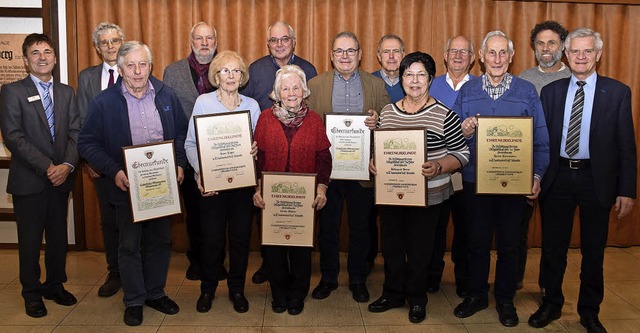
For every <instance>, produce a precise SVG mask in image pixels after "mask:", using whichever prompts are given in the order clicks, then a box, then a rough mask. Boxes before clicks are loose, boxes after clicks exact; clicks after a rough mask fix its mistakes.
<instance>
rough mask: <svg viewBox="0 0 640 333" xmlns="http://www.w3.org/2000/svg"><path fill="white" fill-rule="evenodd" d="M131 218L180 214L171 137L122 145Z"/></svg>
mask: <svg viewBox="0 0 640 333" xmlns="http://www.w3.org/2000/svg"><path fill="white" fill-rule="evenodd" d="M122 153H123V154H124V164H125V172H126V173H127V178H128V179H129V186H130V187H129V198H130V203H131V211H132V216H133V222H134V223H136V222H143V221H148V220H151V219H155V218H160V217H165V216H170V215H174V214H180V213H181V208H180V194H179V193H180V191H179V188H178V179H177V171H176V158H175V150H174V147H173V140H169V141H163V142H160V143H153V144H143V145H136V146H129V147H122Z"/></svg>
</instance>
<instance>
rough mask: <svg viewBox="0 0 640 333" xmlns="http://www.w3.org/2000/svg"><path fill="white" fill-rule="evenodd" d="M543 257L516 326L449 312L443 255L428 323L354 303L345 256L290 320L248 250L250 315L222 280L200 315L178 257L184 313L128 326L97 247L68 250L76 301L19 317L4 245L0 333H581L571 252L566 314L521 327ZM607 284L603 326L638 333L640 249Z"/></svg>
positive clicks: (485, 314) (175, 282)
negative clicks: (335, 279) (323, 291)
mask: <svg viewBox="0 0 640 333" xmlns="http://www.w3.org/2000/svg"><path fill="white" fill-rule="evenodd" d="M539 258H540V250H539V249H531V250H529V261H528V263H529V265H528V267H527V273H526V276H525V285H524V289H522V290H521V291H519V292H518V293H517V295H516V299H515V304H516V307H517V309H518V313H519V315H520V321H521V323H520V325H518V326H517V327H515V328H511V329H507V328H505V327H503V326H501V325H500V323H499V322H498V318H497V314H496V312H495V310H493V303H490V305H489V308H488V309H487V310H483V311H481V312H479V313H477V314H476V315H474V316H472V317H470V318H466V319H462V320H461V319H458V318H456V317H455V316H454V315H453V308H454V307H455V306H456V305H457V304H458V303H460V301H461V299H460V298H458V297H457V296H456V294H455V286H454V284H453V266H452V263H451V260H450V256H449V253H447V255H446V262H447V265H446V268H445V274H444V278H443V283H442V288H441V290H440V291H439V292H438V293H436V294H433V295H429V304H428V306H427V319H426V320H425V321H424V322H422V323H420V324H411V323H410V322H409V321H408V318H407V311H408V308H407V307H403V308H398V309H393V310H390V311H388V312H385V313H380V314H378V313H370V312H368V311H367V304H366V303H356V302H355V301H353V300H352V298H351V293H350V291H349V289H348V286H347V281H348V279H347V276H346V273H345V272H344V268H345V267H346V255H344V254H343V255H342V257H341V261H342V267H343V272H342V274H341V275H340V279H339V280H340V287H339V288H338V289H337V290H336V291H335V292H333V293H332V295H331V296H330V297H329V298H327V299H325V300H321V301H318V300H314V299H312V298H311V297H308V298H307V300H306V302H305V309H304V312H303V313H302V314H301V315H299V316H290V315H288V314H286V312H285V313H283V314H275V313H273V312H272V311H271V296H270V292H269V288H268V285H267V284H263V285H253V284H251V282H250V277H251V274H253V272H254V271H255V269H256V268H257V267H258V266H259V264H260V257H259V253H257V252H252V253H251V257H250V260H249V270H248V272H247V281H248V283H247V287H246V290H245V294H246V296H247V298H248V299H249V303H250V310H249V312H247V313H244V314H238V313H236V312H234V311H233V308H232V305H231V303H230V302H229V300H228V299H227V290H226V284H225V283H224V282H223V283H221V285H220V287H219V288H218V291H217V294H216V298H215V299H214V302H213V308H212V309H211V311H210V312H209V313H206V314H202V313H198V312H196V311H195V303H196V300H197V299H198V296H199V293H200V292H199V283H198V282H196V281H189V280H186V279H185V278H184V272H185V270H186V268H187V265H188V262H187V259H186V256H185V255H184V254H182V253H174V254H173V257H172V260H171V268H170V271H169V277H168V279H167V288H166V292H167V294H168V295H170V297H172V298H175V300H176V302H177V303H178V304H179V305H180V313H178V314H177V315H174V316H167V315H164V314H162V313H159V312H157V311H155V310H152V309H150V308H145V311H144V322H143V325H142V326H139V327H127V326H125V325H124V323H123V322H122V314H123V309H124V307H123V305H122V292H119V293H118V294H116V295H115V296H113V297H110V298H101V297H98V295H97V289H98V287H99V286H100V285H101V283H102V281H103V279H104V278H105V275H106V268H105V264H104V257H103V254H102V253H99V252H92V251H83V252H70V253H69V254H68V261H67V274H68V276H69V281H68V283H67V284H66V288H67V289H68V290H69V291H71V292H72V293H73V294H74V295H75V296H76V297H77V298H78V300H79V302H78V304H76V305H75V306H72V307H63V306H59V305H57V304H55V303H53V302H51V301H46V300H45V304H46V306H47V309H48V310H49V314H48V315H47V316H46V317H43V318H39V319H34V318H30V317H28V316H26V315H25V314H24V303H23V301H22V298H21V296H20V283H19V281H18V255H17V251H16V250H0V332H10V333H12V332H20V333H23V332H34V333H36V332H38V333H39V332H92V333H100V332H163V333H169V332H185V333H190V332H194V333H195V332H210V331H215V332H223V333H227V332H247V333H249V332H250V333H259V332H269V333H272V332H273V333H275V332H282V333H305V332H348V333H364V332H367V333H386V332H407V333H410V332H497V331H512V332H585V329H584V328H583V327H582V326H580V324H579V322H578V320H579V318H578V315H577V313H576V309H575V304H576V301H577V294H578V287H579V282H578V281H579V274H580V258H581V257H580V252H579V250H571V251H570V254H569V265H568V266H569V267H567V273H566V278H565V285H564V291H565V297H566V305H565V307H564V308H563V312H562V318H561V319H560V320H558V321H556V322H554V323H552V324H551V325H549V326H548V327H546V328H545V329H534V328H531V327H529V326H528V325H527V323H526V321H527V319H528V317H529V315H530V314H531V313H532V312H534V311H535V310H536V309H537V306H538V304H539V301H540V296H539V292H538V287H537V276H538V268H537V265H538V261H539ZM313 260H314V265H313V267H314V272H313V276H312V280H311V287H312V288H313V287H314V286H315V285H316V284H317V283H318V281H319V278H320V274H319V272H318V254H317V253H314V257H313ZM493 264H495V256H494V262H493ZM382 265H383V262H382V258H381V257H380V256H379V257H378V259H377V262H376V267H375V268H374V270H373V272H372V274H371V276H370V277H369V281H368V286H369V291H370V292H371V300H372V301H373V300H375V299H376V298H377V297H378V296H380V293H381V291H382V282H383V280H384V276H383V269H382ZM491 279H493V273H492V277H491ZM605 281H606V282H605V287H606V290H605V299H604V302H603V304H602V309H601V313H600V318H601V320H602V322H603V324H604V325H605V327H607V329H608V330H609V332H613V333H615V332H625V333H626V332H640V247H632V248H625V249H620V248H608V249H607V251H606V256H605ZM491 301H492V300H491Z"/></svg>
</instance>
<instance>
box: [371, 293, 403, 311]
mask: <svg viewBox="0 0 640 333" xmlns="http://www.w3.org/2000/svg"><path fill="white" fill-rule="evenodd" d="M403 305H404V301H401V302H394V301H392V300H390V299H388V298H387V297H385V296H382V297H380V298H378V299H377V300H375V301H374V302H373V303H371V304H369V312H385V311H387V310H389V309H393V308H399V307H401V306H403Z"/></svg>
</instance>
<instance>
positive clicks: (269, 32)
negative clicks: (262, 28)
mask: <svg viewBox="0 0 640 333" xmlns="http://www.w3.org/2000/svg"><path fill="white" fill-rule="evenodd" d="M278 25H283V26H285V27H286V28H287V29H289V37H293V38H296V32H295V31H294V30H293V27H292V26H291V25H290V24H289V23H287V22H285V21H277V22H274V23H273V24H272V25H270V26H269V27H268V28H267V41H269V38H271V28H273V27H275V26H278Z"/></svg>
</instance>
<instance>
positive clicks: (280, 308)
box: [271, 302, 287, 313]
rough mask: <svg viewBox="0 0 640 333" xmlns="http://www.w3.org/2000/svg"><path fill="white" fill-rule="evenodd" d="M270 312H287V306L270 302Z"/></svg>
mask: <svg viewBox="0 0 640 333" xmlns="http://www.w3.org/2000/svg"><path fill="white" fill-rule="evenodd" d="M271 310H272V311H273V312H275V313H283V312H285V311H287V306H286V305H285V304H280V303H276V302H271Z"/></svg>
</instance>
